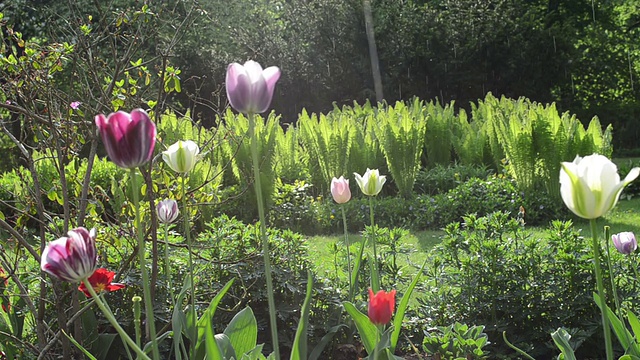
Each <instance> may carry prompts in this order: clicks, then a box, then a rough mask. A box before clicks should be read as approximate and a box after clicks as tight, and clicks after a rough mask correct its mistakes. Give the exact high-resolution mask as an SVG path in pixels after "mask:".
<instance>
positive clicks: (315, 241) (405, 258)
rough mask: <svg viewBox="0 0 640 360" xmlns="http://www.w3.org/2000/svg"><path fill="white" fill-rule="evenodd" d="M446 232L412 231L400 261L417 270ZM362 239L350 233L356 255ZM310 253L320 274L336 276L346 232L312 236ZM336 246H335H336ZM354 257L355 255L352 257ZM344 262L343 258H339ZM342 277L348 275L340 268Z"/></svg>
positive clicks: (405, 240)
mask: <svg viewBox="0 0 640 360" xmlns="http://www.w3.org/2000/svg"><path fill="white" fill-rule="evenodd" d="M442 235H444V232H443V231H441V230H427V231H418V232H414V233H410V234H409V235H408V236H406V237H404V238H403V241H402V244H401V246H400V248H401V251H400V253H401V255H399V257H398V258H399V263H400V264H401V265H405V266H408V268H409V269H410V271H412V272H416V271H417V269H416V268H415V266H420V265H421V264H422V263H423V262H424V261H425V259H426V258H427V254H428V252H429V250H430V249H431V248H432V247H433V246H435V245H436V244H438V243H440V241H441V239H442ZM361 241H362V235H361V234H349V243H350V244H351V254H352V256H353V255H356V254H357V252H358V250H359V248H360V243H361ZM307 244H308V249H309V254H312V255H311V256H312V261H313V262H314V264H315V267H316V271H317V272H318V273H319V274H326V275H332V276H335V272H336V269H335V265H334V264H335V259H334V256H335V254H336V253H335V251H334V249H335V248H337V249H338V251H340V253H339V254H338V256H344V250H343V249H344V234H341V235H331V236H312V237H310V238H309V239H308V242H307ZM334 246H335V247H334ZM352 259H353V257H352ZM339 261H340V263H342V260H339ZM338 274H339V276H340V277H341V278H344V279H346V275H345V274H344V273H343V272H342V271H341V270H338Z"/></svg>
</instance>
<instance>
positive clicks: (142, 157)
mask: <svg viewBox="0 0 640 360" xmlns="http://www.w3.org/2000/svg"><path fill="white" fill-rule="evenodd" d="M96 125H97V126H98V131H99V132H100V137H101V138H102V143H103V144H104V147H105V149H106V150H107V154H108V155H109V158H110V159H111V161H113V162H114V163H115V164H116V165H118V166H119V167H121V168H124V169H133V168H136V167H138V166H140V165H144V164H145V163H147V162H148V161H149V160H151V156H152V155H153V149H154V148H155V145H156V125H155V124H154V123H153V122H152V121H151V119H150V118H149V115H147V113H146V112H145V111H144V110H142V109H135V110H133V111H132V112H131V114H128V113H126V112H124V111H118V112H116V113H111V114H109V116H106V117H105V116H104V115H102V114H99V115H96Z"/></svg>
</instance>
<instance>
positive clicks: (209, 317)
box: [196, 279, 234, 359]
mask: <svg viewBox="0 0 640 360" xmlns="http://www.w3.org/2000/svg"><path fill="white" fill-rule="evenodd" d="M233 280H234V279H231V280H229V282H227V284H226V285H225V286H224V287H223V288H222V289H221V290H220V292H218V294H217V295H216V296H215V297H214V298H213V300H211V303H210V304H209V307H208V308H207V310H205V312H204V314H202V317H200V319H198V323H197V324H196V326H197V328H198V338H197V340H196V355H197V356H196V358H198V359H201V358H203V357H204V353H205V344H204V341H203V340H204V339H205V335H206V334H205V332H206V331H208V330H209V328H210V327H212V326H213V324H212V321H213V315H214V314H215V312H216V309H217V308H218V304H219V303H220V301H221V300H222V297H223V296H224V295H225V294H226V293H227V291H229V288H231V285H232V284H233ZM211 331H213V330H211ZM212 335H213V334H212ZM210 346H214V345H210Z"/></svg>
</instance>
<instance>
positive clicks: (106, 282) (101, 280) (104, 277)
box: [78, 268, 125, 297]
mask: <svg viewBox="0 0 640 360" xmlns="http://www.w3.org/2000/svg"><path fill="white" fill-rule="evenodd" d="M115 276H116V273H114V272H113V271H109V270H107V269H104V268H99V269H97V270H96V271H95V272H94V273H93V274H92V275H91V276H89V278H88V279H87V280H89V284H91V287H92V288H93V290H95V292H96V294H98V295H99V294H100V293H101V292H103V291H107V292H111V291H116V290H120V289H124V287H125V285H124V284H120V283H114V282H112V281H113V278H114V277H115ZM78 290H80V291H82V292H83V293H84V294H85V295H86V296H87V297H91V294H90V293H89V290H87V287H86V286H85V285H84V283H80V286H78Z"/></svg>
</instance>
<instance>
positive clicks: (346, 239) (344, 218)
mask: <svg viewBox="0 0 640 360" xmlns="http://www.w3.org/2000/svg"><path fill="white" fill-rule="evenodd" d="M340 209H341V210H342V226H343V227H344V246H345V248H346V249H347V271H348V272H349V301H353V299H352V298H351V294H353V282H352V281H351V246H349V233H348V232H347V214H346V213H345V211H344V204H343V205H340Z"/></svg>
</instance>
